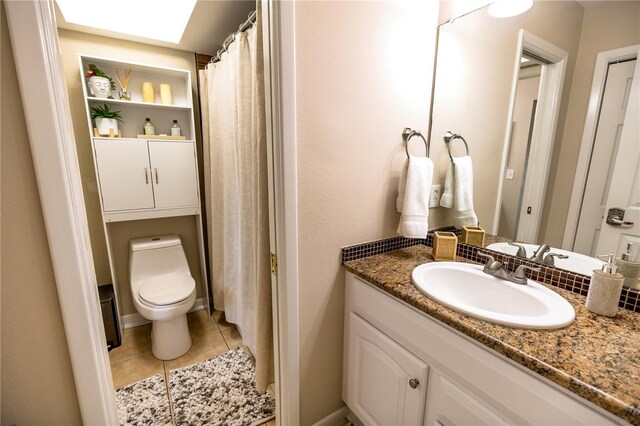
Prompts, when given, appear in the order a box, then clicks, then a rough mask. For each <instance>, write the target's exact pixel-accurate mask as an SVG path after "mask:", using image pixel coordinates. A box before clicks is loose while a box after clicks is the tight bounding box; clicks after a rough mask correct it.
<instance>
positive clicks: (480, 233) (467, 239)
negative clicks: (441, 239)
mask: <svg viewBox="0 0 640 426" xmlns="http://www.w3.org/2000/svg"><path fill="white" fill-rule="evenodd" d="M484 234H485V232H484V229H482V228H480V227H479V226H463V227H462V242H463V243H467V244H471V245H474V246H479V247H483V246H484Z"/></svg>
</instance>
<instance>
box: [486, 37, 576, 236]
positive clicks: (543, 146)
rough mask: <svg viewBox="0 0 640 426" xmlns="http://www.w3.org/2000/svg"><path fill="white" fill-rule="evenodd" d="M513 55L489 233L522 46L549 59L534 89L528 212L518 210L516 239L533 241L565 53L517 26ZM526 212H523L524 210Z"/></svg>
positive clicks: (500, 183)
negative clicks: (509, 94)
mask: <svg viewBox="0 0 640 426" xmlns="http://www.w3.org/2000/svg"><path fill="white" fill-rule="evenodd" d="M517 49H518V50H517V51H516V57H515V62H514V73H513V76H514V78H513V81H512V84H511V98H510V101H509V116H508V117H507V128H506V132H505V138H504V146H503V150H502V161H501V167H500V176H499V180H498V196H497V199H496V209H495V216H494V221H493V229H492V233H493V234H494V235H497V232H498V226H499V223H500V210H501V208H500V207H501V204H502V186H503V182H504V174H505V171H506V167H507V157H508V154H509V143H510V139H511V132H512V126H513V114H514V106H515V102H516V92H517V84H518V72H519V70H520V56H521V54H522V51H523V50H526V51H528V52H531V53H534V54H536V55H537V56H540V57H541V58H544V59H546V60H548V61H550V62H551V64H549V65H546V66H543V69H542V73H541V76H540V89H539V92H538V99H539V102H538V109H537V113H536V121H535V124H534V128H533V133H532V140H531V148H530V153H529V162H528V166H527V177H526V181H525V187H524V191H523V197H522V200H521V202H522V203H524V201H525V200H526V202H527V205H529V206H531V207H532V212H531V214H530V215H527V216H526V219H528V220H523V218H524V217H525V216H523V214H522V212H521V215H520V220H519V227H518V235H517V239H519V240H521V241H535V240H536V239H537V234H538V229H539V227H540V221H541V219H542V207H543V204H544V198H545V193H546V189H547V182H548V178H549V169H550V167H551V155H552V153H553V145H554V142H555V133H556V125H557V123H558V115H559V112H560V104H561V97H562V88H563V85H564V75H565V71H566V67H567V59H568V57H569V54H568V53H567V52H566V51H564V50H562V49H560V48H558V47H556V46H554V45H553V44H551V43H549V42H547V41H545V40H543V39H541V38H539V37H537V36H535V35H533V34H531V33H529V32H527V31H524V30H520V31H519V34H518V44H517ZM524 214H526V213H524Z"/></svg>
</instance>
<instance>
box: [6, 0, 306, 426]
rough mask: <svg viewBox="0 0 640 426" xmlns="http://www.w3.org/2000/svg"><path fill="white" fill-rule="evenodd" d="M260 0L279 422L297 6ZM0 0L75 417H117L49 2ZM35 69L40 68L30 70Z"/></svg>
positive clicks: (294, 311)
mask: <svg viewBox="0 0 640 426" xmlns="http://www.w3.org/2000/svg"><path fill="white" fill-rule="evenodd" d="M263 2H264V4H266V6H267V9H266V10H267V11H268V13H265V14H264V16H265V17H266V19H265V21H266V24H265V25H268V27H269V31H268V32H265V39H268V40H265V44H266V45H268V46H270V49H269V52H265V57H268V56H269V53H270V54H271V55H273V56H271V59H270V61H269V64H270V65H269V67H270V71H269V72H270V73H269V76H270V79H269V80H266V83H267V84H266V86H267V93H266V95H267V96H270V98H269V97H267V99H270V106H271V108H273V111H269V112H268V117H267V118H268V120H267V122H268V123H270V124H269V126H270V127H269V129H268V131H269V132H271V133H270V134H269V143H270V144H272V145H271V146H272V151H273V152H272V153H271V155H272V157H270V160H272V161H273V164H272V165H271V164H270V167H273V169H272V171H273V174H272V177H273V178H272V181H270V182H269V193H270V196H273V198H271V197H270V205H271V207H272V208H273V210H272V209H271V208H270V210H272V211H273V212H275V216H274V218H273V219H274V222H275V230H273V231H272V232H273V234H272V242H273V241H275V242H277V247H276V253H277V255H278V259H279V262H280V266H279V273H278V276H277V277H276V276H272V282H273V283H274V284H273V287H272V288H274V296H273V312H274V313H273V315H274V351H275V353H274V356H275V359H274V363H275V367H276V371H277V372H278V375H277V376H276V399H277V402H278V404H279V405H278V410H277V416H278V421H279V423H280V424H298V423H299V409H300V407H299V346H298V338H299V336H298V328H299V327H298V298H297V221H296V209H297V200H296V194H297V193H296V167H295V165H296V161H295V155H296V151H295V115H294V116H291V115H290V114H291V111H294V112H295V108H294V107H295V84H294V81H295V80H293V78H294V76H295V68H294V65H295V63H294V50H293V49H292V47H293V29H294V21H295V20H294V17H295V16H294V7H293V4H289V3H288V2H284V3H282V4H280V2H273V1H272V0H263ZM4 7H5V9H6V13H7V20H8V26H9V33H10V36H11V44H12V47H13V52H14V56H15V62H16V69H17V72H18V80H19V84H20V93H21V97H22V101H23V104H24V113H25V119H26V122H27V129H28V135H29V142H30V145H31V152H32V155H33V162H34V168H35V173H36V180H37V183H38V191H39V195H40V201H41V205H42V213H43V216H44V221H45V228H46V232H47V240H48V244H49V249H50V251H51V260H52V263H53V269H54V275H55V280H56V287H57V291H58V297H59V301H60V310H61V312H62V319H63V322H64V328H65V334H66V338H67V344H68V347H69V355H70V359H71V367H72V370H73V376H74V381H75V385H76V391H77V396H78V404H79V407H80V412H81V415H82V420H83V423H85V424H118V415H117V409H116V403H115V392H114V389H113V380H112V377H111V368H110V363H109V355H108V352H107V348H106V344H105V341H106V338H105V333H104V328H103V325H102V315H101V310H100V303H99V297H98V286H97V281H96V276H95V268H94V264H93V257H92V251H91V244H90V241H89V230H88V225H87V217H86V211H85V203H84V197H83V192H82V181H81V177H80V170H79V167H78V158H77V154H76V146H75V138H74V133H73V123H72V121H71V113H70V108H69V100H68V97H67V91H66V85H65V79H64V73H63V66H62V55H61V51H60V46H59V40H58V32H57V28H56V21H55V12H54V6H53V2H52V1H42V2H40V1H29V2H27V1H24V2H22V1H11V2H4ZM34 69H37V70H40V72H39V75H40V78H37V79H33V78H31V75H32V74H33V73H32V70H34ZM274 82H275V84H274V85H273V87H271V86H270V85H271V84H273V83H274ZM267 110H269V108H267ZM270 214H271V211H270ZM272 248H273V245H272ZM283 362H284V363H283ZM283 367H286V368H283Z"/></svg>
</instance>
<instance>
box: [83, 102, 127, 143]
mask: <svg viewBox="0 0 640 426" xmlns="http://www.w3.org/2000/svg"><path fill="white" fill-rule="evenodd" d="M91 118H93V119H95V120H96V127H97V128H98V134H99V135H100V136H109V135H110V129H113V134H114V135H117V134H118V121H119V122H121V123H124V121H122V117H121V116H120V111H112V110H111V107H110V106H109V105H107V104H103V105H98V106H96V107H93V108H91Z"/></svg>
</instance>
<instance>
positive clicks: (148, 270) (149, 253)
mask: <svg viewBox="0 0 640 426" xmlns="http://www.w3.org/2000/svg"><path fill="white" fill-rule="evenodd" d="M175 273H185V274H189V275H191V273H190V271H189V264H188V263H187V257H186V256H185V254H184V250H183V248H182V242H181V241H180V237H179V236H178V235H163V236H159V237H149V238H138V239H135V240H131V241H130V242H129V274H130V276H129V277H130V280H131V285H132V286H137V285H138V284H139V283H140V282H141V281H142V280H144V279H145V278H148V277H150V276H154V275H156V276H157V275H163V274H175Z"/></svg>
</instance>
